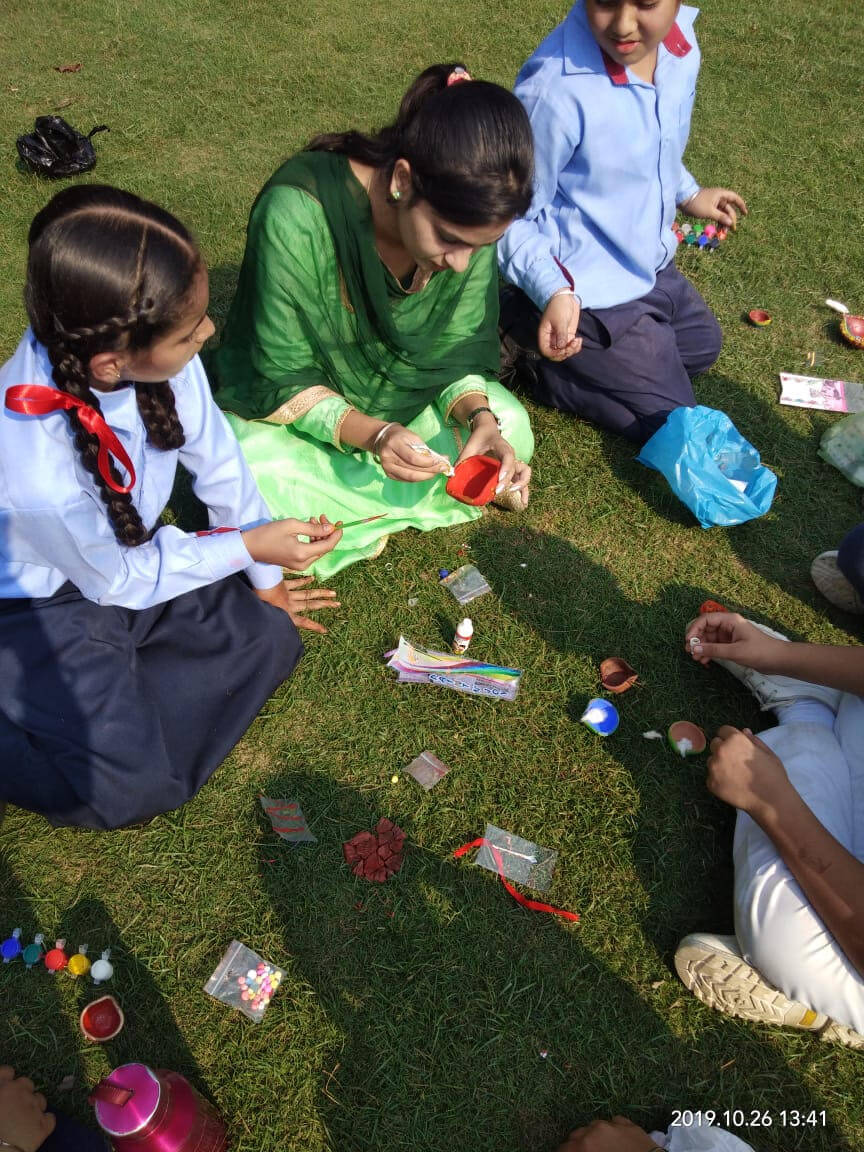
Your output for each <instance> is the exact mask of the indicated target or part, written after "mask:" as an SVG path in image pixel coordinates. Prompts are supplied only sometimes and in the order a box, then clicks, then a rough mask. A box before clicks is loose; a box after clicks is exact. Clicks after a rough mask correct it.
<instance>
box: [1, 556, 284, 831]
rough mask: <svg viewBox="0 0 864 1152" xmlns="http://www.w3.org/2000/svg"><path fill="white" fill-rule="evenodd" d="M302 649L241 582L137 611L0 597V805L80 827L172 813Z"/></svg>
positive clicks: (69, 590)
mask: <svg viewBox="0 0 864 1152" xmlns="http://www.w3.org/2000/svg"><path fill="white" fill-rule="evenodd" d="M302 652H303V646H302V644H301V643H300V638H299V636H298V635H297V630H296V628H295V627H294V625H293V623H292V622H291V619H290V617H289V616H288V615H287V613H285V612H283V611H281V609H278V608H274V607H273V606H272V605H271V604H266V603H265V602H264V601H263V600H260V599H259V598H258V597H257V596H256V595H255V593H254V592H253V591H252V589H251V588H250V586H249V584H248V583H247V582H246V580H245V579H244V578H243V577H241V576H231V577H229V578H228V579H226V580H220V581H218V582H217V583H215V584H211V585H208V586H207V587H205V588H201V589H199V590H197V591H194V592H187V593H186V594H185V595H183V596H178V597H177V598H176V599H174V600H169V601H168V602H167V603H165V604H159V605H157V606H156V607H153V608H147V609H143V610H141V611H133V610H132V609H129V608H117V607H103V606H100V605H98V604H94V603H93V602H92V601H90V600H85V599H84V598H83V597H82V596H81V594H80V592H78V590H77V589H76V588H74V587H73V586H72V585H71V584H65V585H64V586H63V587H62V588H61V589H59V590H58V591H57V592H56V593H55V594H54V595H53V596H51V597H48V598H46V599H41V600H0V800H5V801H8V802H10V803H12V804H17V805H18V806H19V807H20V808H27V809H29V810H31V811H33V812H39V813H41V814H42V815H44V816H46V817H47V818H48V820H50V822H51V823H52V824H54V825H58V826H59V825H65V824H71V825H79V826H83V827H87V828H118V827H122V826H123V825H126V824H134V823H137V822H139V821H142V820H149V819H150V818H151V817H153V816H155V815H157V814H158V813H160V812H168V811H170V810H171V809H174V808H179V807H180V805H181V804H184V803H185V802H186V801H187V800H188V799H189V798H190V797H192V796H194V795H195V793H196V792H197V791H198V790H199V788H201V786H202V785H203V784H204V783H205V781H206V780H207V779H208V778H209V777H210V775H211V773H212V772H213V771H214V770H215V769H216V768H218V767H219V765H220V764H221V763H222V761H223V760H224V759H225V757H226V756H227V755H228V753H229V752H230V751H231V749H232V748H233V747H234V745H235V744H236V743H237V741H238V740H239V739H240V737H241V736H242V735H243V733H244V732H245V731H246V729H247V728H248V726H249V725H250V724H251V722H252V720H253V719H254V718H255V716H256V714H257V712H258V710H259V709H260V708H261V706H262V704H264V702H265V701H266V700H267V698H268V696H269V695H270V694H271V692H273V690H274V689H275V688H276V687H278V685H279V684H281V683H282V681H283V680H285V679H287V677H288V676H290V674H291V672H292V670H293V668H294V665H295V664H296V663H297V661H298V659H299V658H300V656H301V654H302Z"/></svg>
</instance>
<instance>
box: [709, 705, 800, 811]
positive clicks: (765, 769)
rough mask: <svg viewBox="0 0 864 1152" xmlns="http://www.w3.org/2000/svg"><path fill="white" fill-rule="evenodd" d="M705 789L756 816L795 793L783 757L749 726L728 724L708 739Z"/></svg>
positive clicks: (774, 809)
mask: <svg viewBox="0 0 864 1152" xmlns="http://www.w3.org/2000/svg"><path fill="white" fill-rule="evenodd" d="M708 790H709V791H710V792H713V793H714V795H715V796H716V797H717V799H718V800H723V801H725V802H726V803H727V804H731V805H732V806H733V808H739V809H740V810H741V811H742V812H748V813H749V814H750V815H751V816H753V817H754V818H755V819H757V820H760V818H761V817H763V816H764V814H765V813H766V812H768V811H776V809H777V808H778V807H779V806H780V805H781V804H782V802H783V800H784V798H788V797H789V796H790V795H791V794H793V793H794V789H793V788H792V785H791V783H790V781H789V777H788V776H787V775H786V769H785V768H784V767H783V761H782V760H781V759H780V758H779V757H777V756H775V755H774V753H773V752H772V751H771V749H770V748H769V747H768V745H767V744H765V743H764V742H763V741H762V740H760V739H759V737H758V736H754V735H753V733H752V732H751V731H750V729H749V728H745V729H744V731H743V732H740V731H739V730H738V729H737V728H732V727H731V726H730V725H728V724H726V725H724V726H723V727H722V728H720V729H718V731H717V735H716V736H715V737H714V739H713V740H712V741H711V755H710V757H709V758H708ZM760 822H761V820H760Z"/></svg>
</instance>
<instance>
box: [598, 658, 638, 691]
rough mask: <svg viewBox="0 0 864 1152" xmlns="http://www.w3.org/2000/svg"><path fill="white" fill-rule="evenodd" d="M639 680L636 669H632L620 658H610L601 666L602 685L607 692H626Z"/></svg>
mask: <svg viewBox="0 0 864 1152" xmlns="http://www.w3.org/2000/svg"><path fill="white" fill-rule="evenodd" d="M638 678H639V676H638V673H637V672H636V669H635V668H631V667H630V665H629V664H628V663H627V661H626V660H622V659H621V657H620V656H610V657H609V659H608V660H604V661H603V663H602V664H601V665H600V683H601V684H602V685H603V687H604V688H605V689H606V691H607V692H615V693H621V692H626V691H627V690H628V689H629V688H632V687H633V685H634V684H635V683H636V681H637V679H638Z"/></svg>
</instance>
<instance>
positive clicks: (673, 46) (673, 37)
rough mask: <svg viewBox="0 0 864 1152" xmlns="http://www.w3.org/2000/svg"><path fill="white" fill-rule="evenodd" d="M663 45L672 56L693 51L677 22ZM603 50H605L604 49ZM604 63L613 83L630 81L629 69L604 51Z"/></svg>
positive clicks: (627, 82) (680, 55)
mask: <svg viewBox="0 0 864 1152" xmlns="http://www.w3.org/2000/svg"><path fill="white" fill-rule="evenodd" d="M663 47H664V48H665V49H666V51H667V52H669V53H671V55H672V56H677V57H678V58H679V59H680V58H681V57H682V56H686V55H687V53H688V52H690V51H691V49H692V48H693V45H692V44H691V43H690V41H689V40H688V39H687V37H686V36H685V35H684V33H683V32H682V31H681V29H680V28H679V27H678V24H677V23H675V24H673V25H672V27H671V28H670V29H669V31H668V32H667V34H666V38H665V40H664V41H663ZM601 52H603V50H602V49H601ZM603 65H604V67H605V69H606V75H607V76H608V77H609V79H610V80H611V81H612V83H613V84H629V83H630V81H629V80H628V79H627V69H626V68H625V66H624V65H623V64H619V63H618V62H617V61H615V60H613V59H612V57H611V56H609V55H607V53H606V52H603Z"/></svg>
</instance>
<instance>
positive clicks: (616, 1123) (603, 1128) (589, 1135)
mask: <svg viewBox="0 0 864 1152" xmlns="http://www.w3.org/2000/svg"><path fill="white" fill-rule="evenodd" d="M656 1148H657V1145H656V1144H655V1143H654V1141H653V1140H652V1139H651V1137H650V1136H649V1135H648V1133H647V1132H646V1131H645V1129H644V1128H640V1127H639V1126H638V1125H637V1124H634V1123H633V1122H632V1120H628V1119H626V1117H624V1116H613V1117H612V1119H611V1120H595V1121H594V1122H593V1124H589V1125H588V1127H587V1128H577V1129H576V1131H575V1132H571V1133H570V1137H569V1139H568V1140H567V1143H566V1144H562V1145H561V1147H560V1148H559V1149H558V1152H653V1149H656Z"/></svg>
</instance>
